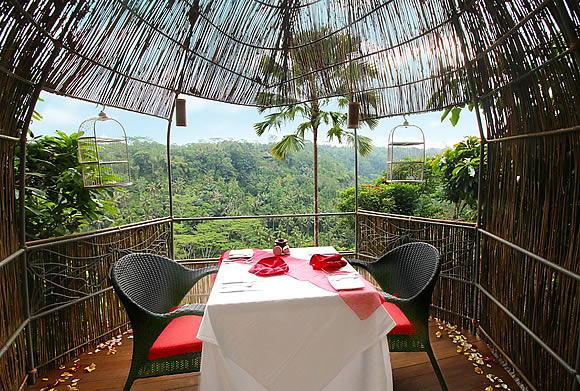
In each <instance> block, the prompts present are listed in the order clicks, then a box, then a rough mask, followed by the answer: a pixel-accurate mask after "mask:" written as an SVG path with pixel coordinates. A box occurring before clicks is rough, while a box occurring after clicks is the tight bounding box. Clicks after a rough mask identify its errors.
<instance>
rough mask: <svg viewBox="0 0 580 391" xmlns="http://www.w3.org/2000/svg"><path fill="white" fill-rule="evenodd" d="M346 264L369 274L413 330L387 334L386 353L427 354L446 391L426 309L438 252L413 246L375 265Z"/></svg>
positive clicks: (436, 272) (435, 276)
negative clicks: (407, 320)
mask: <svg viewBox="0 0 580 391" xmlns="http://www.w3.org/2000/svg"><path fill="white" fill-rule="evenodd" d="M349 262H350V263H351V264H352V265H355V266H359V267H361V268H363V269H365V270H366V271H368V272H369V273H370V274H371V276H373V278H374V279H375V280H376V281H377V283H378V284H379V285H380V287H381V288H382V289H383V291H385V292H381V294H382V295H383V297H384V298H385V300H386V301H388V302H391V303H394V304H396V305H397V306H398V307H399V308H400V309H401V310H402V311H403V313H404V314H405V316H407V318H408V319H409V320H410V322H411V324H412V325H413V327H414V328H415V333H413V334H407V335H401V334H399V335H390V334H389V335H388V336H387V337H388V340H389V350H390V351H391V352H427V354H428V355H429V359H430V360H431V365H433V369H434V371H435V374H436V375H437V379H439V383H440V384H441V388H442V389H443V390H444V391H447V385H446V384H445V379H444V378H443V375H442V374H441V369H439V365H438V364H437V360H436V359H435V355H434V354H433V349H432V348H431V343H430V342H429V307H430V305H431V295H432V294H433V288H434V287H435V283H436V282H437V279H438V277H439V271H440V269H441V265H440V262H439V251H437V249H436V248H435V247H433V246H431V245H430V244H427V243H422V242H415V243H408V244H404V245H402V246H399V247H397V248H395V249H393V250H391V251H389V252H388V253H386V254H385V255H383V256H382V257H381V258H379V259H378V260H377V261H376V262H364V261H361V260H358V259H349ZM386 292H389V293H386Z"/></svg>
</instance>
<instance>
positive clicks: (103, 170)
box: [78, 111, 132, 189]
mask: <svg viewBox="0 0 580 391" xmlns="http://www.w3.org/2000/svg"><path fill="white" fill-rule="evenodd" d="M79 134H80V136H79V138H78V153H79V163H80V165H81V169H82V173H83V185H84V187H87V188H101V189H102V188H106V187H120V186H129V185H132V183H131V169H130V166H129V149H128V147H127V134H126V133H125V128H123V125H121V123H120V122H119V121H117V120H115V119H113V118H109V117H107V114H105V112H104V111H101V112H100V113H99V116H98V117H95V118H90V119H88V120H86V121H84V122H83V123H82V124H81V126H80V127H79Z"/></svg>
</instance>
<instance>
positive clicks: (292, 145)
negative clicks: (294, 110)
mask: <svg viewBox="0 0 580 391" xmlns="http://www.w3.org/2000/svg"><path fill="white" fill-rule="evenodd" d="M301 149H304V139H303V138H301V137H299V136H297V135H295V134H287V135H286V136H284V137H282V140H280V141H279V142H278V143H276V145H274V147H273V148H272V150H271V151H270V153H272V156H274V157H275V158H276V159H278V160H281V161H283V162H285V161H286V154H288V153H291V152H297V151H299V150H301Z"/></svg>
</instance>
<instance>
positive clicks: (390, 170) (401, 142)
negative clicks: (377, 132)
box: [387, 118, 425, 183]
mask: <svg viewBox="0 0 580 391" xmlns="http://www.w3.org/2000/svg"><path fill="white" fill-rule="evenodd" d="M424 173H425V134H424V133H423V130H422V129H421V128H420V127H418V126H416V125H410V124H409V121H407V119H406V118H405V121H404V122H403V124H402V125H397V126H395V127H394V128H393V129H391V132H390V133H389V140H388V144H387V182H402V183H420V182H423V175H424Z"/></svg>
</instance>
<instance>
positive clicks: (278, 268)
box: [249, 256, 289, 277]
mask: <svg viewBox="0 0 580 391" xmlns="http://www.w3.org/2000/svg"><path fill="white" fill-rule="evenodd" d="M288 270H289V268H288V264H287V263H286V262H284V260H283V259H282V258H281V257H278V256H273V257H267V258H263V259H261V260H260V261H258V262H256V264H254V266H252V268H251V269H250V270H249V271H250V273H254V274H255V275H257V276H262V277H265V276H275V275H278V274H284V273H286V272H288Z"/></svg>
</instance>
